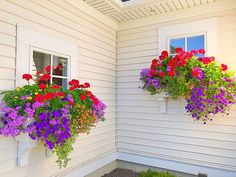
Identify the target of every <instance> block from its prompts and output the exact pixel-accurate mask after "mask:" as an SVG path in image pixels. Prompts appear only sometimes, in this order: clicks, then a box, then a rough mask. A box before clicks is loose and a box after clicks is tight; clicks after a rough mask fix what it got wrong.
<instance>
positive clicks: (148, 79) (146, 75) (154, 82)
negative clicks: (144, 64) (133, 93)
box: [140, 68, 161, 90]
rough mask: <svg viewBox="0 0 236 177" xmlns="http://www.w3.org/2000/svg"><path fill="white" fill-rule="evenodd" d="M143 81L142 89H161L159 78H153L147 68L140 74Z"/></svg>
mask: <svg viewBox="0 0 236 177" xmlns="http://www.w3.org/2000/svg"><path fill="white" fill-rule="evenodd" d="M140 76H141V80H142V81H143V82H144V85H143V87H142V89H144V90H148V89H149V88H150V87H153V88H154V89H160V88H161V83H160V81H159V80H158V79H157V78H153V77H152V76H151V74H150V69H149V68H145V69H142V71H141V72H140Z"/></svg>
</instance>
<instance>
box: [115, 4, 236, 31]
mask: <svg viewBox="0 0 236 177" xmlns="http://www.w3.org/2000/svg"><path fill="white" fill-rule="evenodd" d="M183 1H185V0H183ZM181 2H182V1H181ZM235 7H236V1H234V0H227V2H226V0H219V1H216V2H215V3H208V4H205V5H204V6H196V7H192V8H185V9H184V11H182V10H179V11H174V12H171V13H163V14H161V15H158V16H150V17H146V18H142V19H141V18H140V19H136V20H132V21H129V22H123V23H119V24H118V30H124V29H132V28H137V27H144V26H147V25H153V24H163V23H168V22H171V21H172V22H175V21H178V20H180V19H182V20H185V19H188V18H190V17H192V18H195V17H202V18H205V17H206V16H207V15H209V14H214V13H215V14H216V13H220V12H222V11H228V10H233V9H235Z"/></svg>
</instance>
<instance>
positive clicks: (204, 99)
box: [140, 48, 236, 123]
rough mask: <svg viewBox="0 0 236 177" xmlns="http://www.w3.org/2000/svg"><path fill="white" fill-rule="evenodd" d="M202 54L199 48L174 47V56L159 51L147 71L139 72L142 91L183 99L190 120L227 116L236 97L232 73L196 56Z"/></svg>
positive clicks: (205, 58) (226, 68) (206, 119)
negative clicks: (186, 49)
mask: <svg viewBox="0 0 236 177" xmlns="http://www.w3.org/2000/svg"><path fill="white" fill-rule="evenodd" d="M204 54H205V51H204V50H202V49H200V50H198V51H196V50H192V51H190V52H184V51H183V50H182V49H181V48H177V49H176V55H175V56H169V54H168V52H167V51H163V52H162V53H161V56H160V57H159V58H155V59H153V60H152V63H151V66H150V68H145V69H142V71H141V73H140V80H141V81H142V82H143V84H144V85H143V86H142V89H143V90H144V91H147V92H149V93H150V94H152V95H154V94H160V93H164V94H166V95H168V96H170V97H172V98H174V99H177V98H178V97H183V98H184V99H185V100H186V101H187V105H186V107H185V109H186V111H187V112H188V113H190V114H191V115H192V117H193V119H194V120H202V121H203V122H204V123H206V122H207V121H208V120H212V116H211V115H215V114H218V113H222V114H227V115H228V111H229V109H230V107H231V106H232V105H233V104H234V103H235V98H236V97H235V96H236V79H235V77H234V72H232V71H228V67H227V65H225V64H219V63H218V62H216V61H215V58H214V57H198V56H199V55H204Z"/></svg>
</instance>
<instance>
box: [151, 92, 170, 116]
mask: <svg viewBox="0 0 236 177" xmlns="http://www.w3.org/2000/svg"><path fill="white" fill-rule="evenodd" d="M154 96H155V97H156V98H157V100H158V101H159V102H160V112H161V114H166V112H167V98H168V97H169V96H167V95H165V94H156V95H154Z"/></svg>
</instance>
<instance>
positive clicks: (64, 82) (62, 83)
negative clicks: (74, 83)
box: [52, 77, 67, 90]
mask: <svg viewBox="0 0 236 177" xmlns="http://www.w3.org/2000/svg"><path fill="white" fill-rule="evenodd" d="M52 82H53V83H55V84H57V85H60V86H62V88H63V90H65V89H67V79H62V78H56V77H53V78H52Z"/></svg>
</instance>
